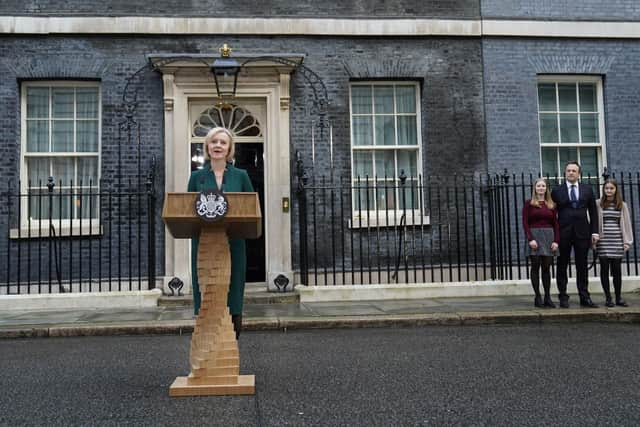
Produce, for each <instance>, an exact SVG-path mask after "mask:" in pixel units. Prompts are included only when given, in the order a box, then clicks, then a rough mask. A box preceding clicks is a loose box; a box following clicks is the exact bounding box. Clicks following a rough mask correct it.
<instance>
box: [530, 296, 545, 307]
mask: <svg viewBox="0 0 640 427" xmlns="http://www.w3.org/2000/svg"><path fill="white" fill-rule="evenodd" d="M533 305H534V306H536V307H544V304H543V303H542V298H541V297H540V295H536V297H535V298H534V300H533Z"/></svg>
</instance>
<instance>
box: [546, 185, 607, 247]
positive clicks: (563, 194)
mask: <svg viewBox="0 0 640 427" xmlns="http://www.w3.org/2000/svg"><path fill="white" fill-rule="evenodd" d="M578 192H579V193H580V196H579V197H578V205H577V207H576V208H574V207H573V206H572V205H571V200H570V198H569V189H568V188H567V185H566V183H563V184H561V185H559V186H557V187H555V188H554V189H553V191H552V192H551V198H552V199H553V201H554V202H555V203H556V208H557V209H558V223H559V224H560V240H562V239H563V238H565V239H566V238H569V237H571V236H572V235H575V237H577V238H578V239H590V238H591V235H592V234H598V211H597V208H596V198H595V197H594V195H593V190H592V189H591V186H590V185H588V184H580V183H579V184H578Z"/></svg>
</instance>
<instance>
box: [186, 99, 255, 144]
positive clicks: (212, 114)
mask: <svg viewBox="0 0 640 427" xmlns="http://www.w3.org/2000/svg"><path fill="white" fill-rule="evenodd" d="M218 126H220V127H225V128H227V129H230V130H231V131H232V132H233V134H234V135H236V136H262V129H261V128H260V122H258V119H257V118H256V117H254V116H253V114H251V112H250V111H249V110H247V109H246V108H242V107H240V106H238V105H231V104H227V105H221V106H218V105H216V106H214V107H211V108H207V109H206V110H204V111H203V112H202V113H200V116H198V118H197V119H196V121H195V123H194V124H193V128H192V129H191V134H192V136H200V137H204V136H206V135H207V132H209V130H210V129H212V128H214V127H218Z"/></svg>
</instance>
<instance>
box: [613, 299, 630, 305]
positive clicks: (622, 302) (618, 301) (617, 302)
mask: <svg viewBox="0 0 640 427" xmlns="http://www.w3.org/2000/svg"><path fill="white" fill-rule="evenodd" d="M616 305H617V306H619V307H629V304H627V303H626V301H624V300H621V299H619V300H617V301H616ZM611 307H613V304H612V305H611Z"/></svg>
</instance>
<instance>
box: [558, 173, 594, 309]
mask: <svg viewBox="0 0 640 427" xmlns="http://www.w3.org/2000/svg"><path fill="white" fill-rule="evenodd" d="M564 176H565V183H564V184H561V185H559V186H557V187H556V188H554V189H553V191H552V192H551V197H552V198H553V201H554V202H555V203H556V208H557V209H558V222H559V223H560V256H559V257H558V270H557V272H556V282H557V284H558V293H559V298H560V307H563V308H568V307H569V296H568V295H567V266H568V265H569V259H570V257H571V248H573V253H574V257H575V261H576V284H577V286H578V294H579V295H580V305H581V306H583V307H597V305H595V304H594V303H593V301H591V296H590V295H589V282H588V279H587V274H588V270H589V268H588V266H587V255H588V253H589V246H590V245H595V244H596V242H597V241H598V239H599V235H598V213H597V211H596V199H595V197H594V195H593V190H592V189H591V186H590V185H587V184H580V183H579V182H578V178H579V177H580V165H579V164H578V162H575V161H571V162H568V163H567V164H566V165H565V168H564ZM587 213H588V216H587Z"/></svg>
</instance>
